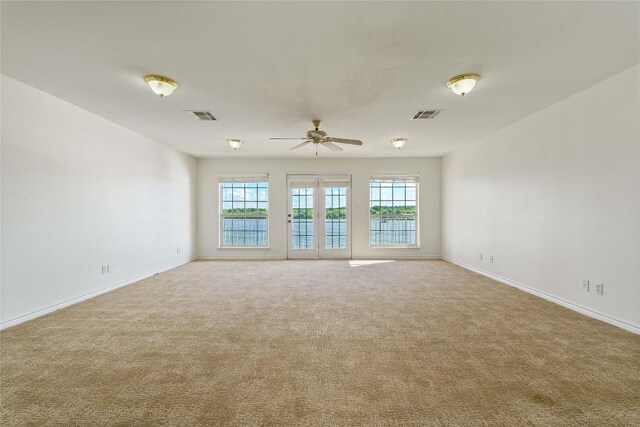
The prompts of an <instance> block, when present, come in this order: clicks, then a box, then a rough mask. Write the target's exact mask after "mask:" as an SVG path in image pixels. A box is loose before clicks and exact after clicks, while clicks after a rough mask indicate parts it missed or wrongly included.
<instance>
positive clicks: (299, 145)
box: [289, 141, 311, 150]
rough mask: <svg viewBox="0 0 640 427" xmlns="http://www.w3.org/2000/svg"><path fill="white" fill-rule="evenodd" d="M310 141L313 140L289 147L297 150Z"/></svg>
mask: <svg viewBox="0 0 640 427" xmlns="http://www.w3.org/2000/svg"><path fill="white" fill-rule="evenodd" d="M310 142H311V141H305V142H303V143H302V144H298V145H296V146H295V147H291V148H289V150H295V149H296V148H300V147H302V146H305V145H307V144H308V143H310Z"/></svg>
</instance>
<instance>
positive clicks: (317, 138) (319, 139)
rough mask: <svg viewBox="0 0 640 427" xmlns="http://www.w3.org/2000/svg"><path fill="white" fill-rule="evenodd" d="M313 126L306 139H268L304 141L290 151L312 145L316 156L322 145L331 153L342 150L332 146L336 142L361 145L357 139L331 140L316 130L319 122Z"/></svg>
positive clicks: (316, 121) (315, 121)
mask: <svg viewBox="0 0 640 427" xmlns="http://www.w3.org/2000/svg"><path fill="white" fill-rule="evenodd" d="M312 123H313V125H314V126H315V127H316V128H315V130H310V131H309V132H307V137H306V138H269V139H304V140H305V141H304V142H303V143H301V144H298V145H296V146H294V147H291V148H290V150H295V149H297V148H300V147H304V146H305V145H307V144H309V143H314V144H315V145H316V156H317V155H318V146H319V145H322V146H324V147H327V148H328V149H330V150H333V151H342V148H340V147H338V146H337V145H335V144H334V142H337V143H338V144H351V145H362V141H360V140H359V139H345V138H333V137H330V136H327V133H326V132H325V131H322V130H318V126H320V120H313V121H312Z"/></svg>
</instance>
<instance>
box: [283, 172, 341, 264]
mask: <svg viewBox="0 0 640 427" xmlns="http://www.w3.org/2000/svg"><path fill="white" fill-rule="evenodd" d="M287 195H288V196H287V242H288V244H287V257H288V258H309V259H318V258H351V175H288V176H287Z"/></svg>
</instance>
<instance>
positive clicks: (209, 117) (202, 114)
mask: <svg viewBox="0 0 640 427" xmlns="http://www.w3.org/2000/svg"><path fill="white" fill-rule="evenodd" d="M184 112H185V113H186V114H187V115H189V116H191V117H193V118H194V119H196V120H205V121H213V120H218V119H216V116H214V115H213V114H211V113H210V112H209V111H194V110H184Z"/></svg>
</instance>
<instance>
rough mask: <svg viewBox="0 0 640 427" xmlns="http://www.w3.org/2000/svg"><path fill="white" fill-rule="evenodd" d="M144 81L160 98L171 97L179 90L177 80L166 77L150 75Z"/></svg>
mask: <svg viewBox="0 0 640 427" xmlns="http://www.w3.org/2000/svg"><path fill="white" fill-rule="evenodd" d="M144 81H145V82H147V84H148V85H149V87H150V88H151V90H152V91H153V92H154V93H155V94H156V95H160V98H164V97H165V96H169V95H171V94H172V93H173V91H174V90H176V89H177V88H178V83H177V82H176V81H175V80H173V79H170V78H169V77H165V76H158V75H155V74H150V75H148V76H145V78H144Z"/></svg>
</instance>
